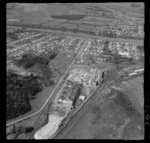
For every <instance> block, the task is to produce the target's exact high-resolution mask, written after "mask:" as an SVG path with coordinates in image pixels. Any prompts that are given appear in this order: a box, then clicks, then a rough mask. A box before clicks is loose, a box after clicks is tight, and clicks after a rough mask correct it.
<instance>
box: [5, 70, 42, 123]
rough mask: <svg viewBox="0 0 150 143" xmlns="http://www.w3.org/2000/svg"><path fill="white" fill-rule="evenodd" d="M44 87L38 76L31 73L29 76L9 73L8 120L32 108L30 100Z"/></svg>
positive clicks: (7, 94)
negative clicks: (41, 85)
mask: <svg viewBox="0 0 150 143" xmlns="http://www.w3.org/2000/svg"><path fill="white" fill-rule="evenodd" d="M41 90H42V88H41V87H40V84H39V83H38V80H37V77H35V76H33V75H30V76H27V77H24V76H21V75H17V74H15V73H12V72H8V73H7V93H6V106H7V110H6V120H10V119H13V118H15V117H18V116H19V115H22V114H25V113H26V112H28V111H30V110H31V108H32V107H31V105H30V102H29V101H30V100H31V99H34V98H35V95H36V94H37V93H38V92H40V91H41Z"/></svg>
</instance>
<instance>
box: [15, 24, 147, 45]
mask: <svg viewBox="0 0 150 143" xmlns="http://www.w3.org/2000/svg"><path fill="white" fill-rule="evenodd" d="M14 26H15V27H21V26H22V25H21V24H20V25H15V24H14ZM25 27H26V28H27V30H35V31H41V32H55V33H59V34H66V35H70V36H79V37H83V38H89V37H90V38H97V39H102V40H111V41H118V42H127V43H131V44H132V43H136V44H139V45H143V44H144V40H143V39H142V40H139V39H131V38H129V39H126V38H111V37H107V36H96V35H88V34H84V33H73V32H68V31H66V32H64V31H61V30H59V29H58V30H53V29H52V28H48V27H40V26H39V28H34V27H32V28H30V26H28V25H25Z"/></svg>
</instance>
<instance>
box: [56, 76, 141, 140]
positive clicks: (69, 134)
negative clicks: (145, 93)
mask: <svg viewBox="0 0 150 143" xmlns="http://www.w3.org/2000/svg"><path fill="white" fill-rule="evenodd" d="M134 80H135V81H136V80H137V79H134ZM138 80H139V79H138ZM136 83H137V82H135V84H134V83H133V84H134V85H133V87H134V86H136ZM138 86H141V85H140V84H139V85H138ZM136 88H138V87H136ZM126 89H127V88H126ZM110 91H111V92H110ZM129 93H130V94H129ZM98 94H99V96H98V98H97V99H96V100H95V101H96V102H94V103H93V104H92V106H90V107H89V108H88V109H87V110H86V112H85V113H84V114H82V115H81V116H80V117H79V118H76V119H75V120H74V121H73V122H72V125H70V126H72V127H70V126H68V127H67V128H66V129H65V130H64V131H63V132H62V133H60V134H59V135H58V136H57V137H56V138H63V139H117V138H118V139H137V138H139V139H142V138H143V132H144V131H143V130H144V126H143V125H144V124H143V115H142V113H141V112H139V110H138V108H136V106H139V105H137V104H135V103H134V102H135V98H134V99H132V98H131V97H130V98H129V96H134V95H133V92H131V91H130V92H128V93H127V91H124V90H122V92H119V91H116V90H105V91H104V92H103V93H98ZM127 94H128V95H127ZM102 95H105V96H104V98H103V99H101V98H100V97H101V96H102Z"/></svg>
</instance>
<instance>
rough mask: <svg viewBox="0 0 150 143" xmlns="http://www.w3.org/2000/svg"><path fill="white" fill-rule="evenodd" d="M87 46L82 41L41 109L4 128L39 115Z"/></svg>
mask: <svg viewBox="0 0 150 143" xmlns="http://www.w3.org/2000/svg"><path fill="white" fill-rule="evenodd" d="M87 44H89V41H84V44H83V46H82V47H81V49H80V51H79V52H78V54H77V56H76V57H75V59H74V60H73V61H72V62H71V64H70V65H69V66H68V69H67V70H66V71H65V73H64V74H63V76H62V77H61V78H60V80H59V82H58V83H57V85H56V87H55V88H54V90H53V91H52V93H51V94H50V96H49V97H48V98H47V100H46V101H45V103H44V104H43V105H42V107H41V108H40V109H39V110H38V111H36V112H35V113H33V114H31V115H28V116H26V117H24V118H21V119H18V120H16V121H13V122H11V123H8V124H7V125H6V126H9V125H12V124H14V123H17V122H20V121H22V120H25V119H27V118H30V117H32V116H35V115H37V114H38V113H40V112H41V111H42V110H43V109H44V107H45V106H46V105H47V103H48V102H49V100H50V99H51V98H53V96H55V94H54V92H55V91H56V90H57V87H58V86H59V84H60V83H61V82H62V80H63V78H64V76H65V75H66V74H67V72H68V71H69V70H70V69H71V67H72V65H73V64H74V62H75V60H76V59H77V58H78V57H79V56H80V54H81V53H82V51H83V50H84V48H85V47H86V46H87Z"/></svg>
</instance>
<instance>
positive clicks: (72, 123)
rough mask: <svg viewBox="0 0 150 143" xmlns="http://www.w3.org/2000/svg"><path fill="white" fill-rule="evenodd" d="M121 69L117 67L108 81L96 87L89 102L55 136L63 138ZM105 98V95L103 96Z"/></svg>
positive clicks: (107, 78)
mask: <svg viewBox="0 0 150 143" xmlns="http://www.w3.org/2000/svg"><path fill="white" fill-rule="evenodd" d="M118 72H119V71H118V70H117V69H116V70H114V71H113V72H112V74H111V75H109V76H108V77H106V81H105V82H104V84H102V85H101V86H100V87H99V88H97V89H96V91H95V93H94V94H93V95H92V96H91V97H90V98H89V99H88V100H87V102H86V103H85V104H84V105H83V107H82V109H80V110H79V111H78V112H77V113H76V114H75V115H74V116H73V117H72V118H71V120H70V122H68V124H67V125H65V126H64V127H62V128H60V130H59V131H58V133H59V132H60V133H59V134H58V133H57V134H58V135H56V136H55V137H54V138H56V139H61V138H63V136H64V135H65V134H67V132H69V131H70V130H71V128H72V127H73V126H74V125H75V124H76V123H77V121H78V120H79V119H80V117H81V116H82V115H83V113H85V111H86V110H87V109H88V107H89V106H90V105H91V104H92V103H93V102H95V100H96V99H97V96H99V94H97V92H102V91H103V90H104V89H106V88H107V87H108V86H110V85H111V84H113V83H115V80H116V79H117V78H118V77H119V75H118V74H117V73H118ZM101 98H103V96H102V97H101Z"/></svg>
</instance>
